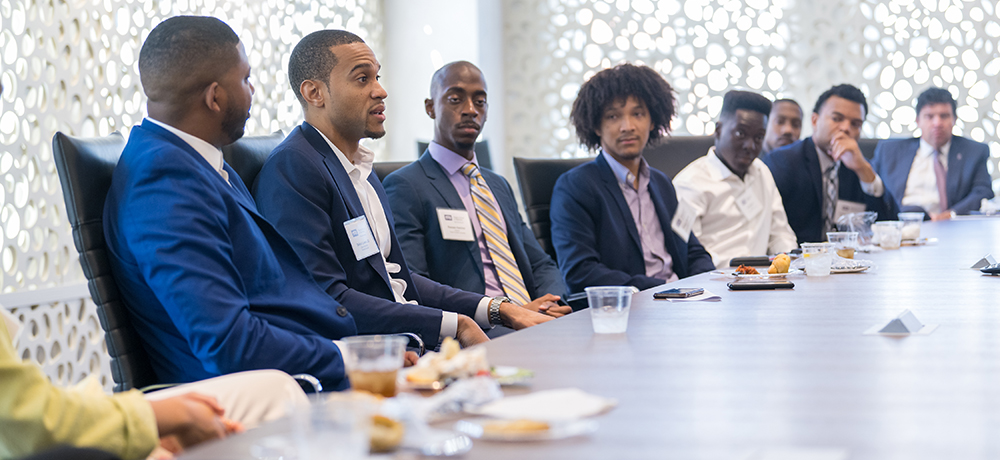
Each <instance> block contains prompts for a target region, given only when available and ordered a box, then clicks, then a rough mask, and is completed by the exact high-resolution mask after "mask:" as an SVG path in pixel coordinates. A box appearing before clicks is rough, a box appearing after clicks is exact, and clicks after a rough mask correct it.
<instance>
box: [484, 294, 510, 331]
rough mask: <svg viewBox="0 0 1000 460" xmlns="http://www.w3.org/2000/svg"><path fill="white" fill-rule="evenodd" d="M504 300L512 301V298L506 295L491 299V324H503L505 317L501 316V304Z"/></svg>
mask: <svg viewBox="0 0 1000 460" xmlns="http://www.w3.org/2000/svg"><path fill="white" fill-rule="evenodd" d="M504 302H510V299H508V298H506V297H504V296H497V297H494V298H492V299H490V306H489V309H488V312H489V320H490V324H491V325H493V326H500V325H502V324H503V319H502V318H500V304H502V303H504Z"/></svg>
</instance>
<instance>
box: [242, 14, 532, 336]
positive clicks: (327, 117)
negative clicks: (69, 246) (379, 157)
mask: <svg viewBox="0 0 1000 460" xmlns="http://www.w3.org/2000/svg"><path fill="white" fill-rule="evenodd" d="M288 67H289V68H288V72H289V80H290V82H291V83H292V87H293V90H294V91H295V93H296V95H297V97H298V98H299V101H300V103H301V104H302V107H303V112H304V113H305V118H306V122H305V123H303V124H302V125H301V126H299V127H297V128H295V129H294V130H292V132H291V134H289V136H288V138H286V139H285V141H284V142H282V143H281V145H279V146H278V147H277V148H275V150H274V152H272V154H271V156H270V157H269V158H268V160H267V162H266V163H265V164H264V167H263V168H262V169H261V171H260V174H258V176H257V181H256V185H255V186H254V193H255V195H256V198H257V203H258V206H259V207H260V210H261V213H262V214H264V216H266V217H267V218H268V219H269V220H270V221H271V222H273V223H274V225H275V227H276V228H277V229H278V231H279V232H281V234H282V235H284V236H285V237H286V238H288V239H289V241H290V242H291V243H292V246H293V247H294V248H295V250H296V252H298V254H299V255H300V256H301V257H302V259H303V260H304V261H305V263H306V265H307V266H308V267H309V269H310V271H311V272H312V274H313V276H314V277H315V278H316V280H317V281H318V282H319V283H320V285H321V286H322V287H323V288H324V289H326V291H327V292H328V293H329V294H330V295H332V296H333V297H334V298H335V299H337V300H338V301H340V302H341V303H342V304H344V305H345V306H346V307H347V308H348V310H350V311H351V313H352V314H353V315H354V318H355V321H357V323H358V329H359V330H360V331H361V332H362V333H388V332H415V333H417V334H419V335H420V336H421V337H422V338H423V340H424V342H425V344H426V345H428V346H429V347H431V348H434V347H436V346H437V344H438V343H439V341H440V339H442V338H443V337H456V338H457V339H458V340H459V342H460V343H461V344H462V345H466V346H467V345H474V344H477V343H481V342H484V341H486V340H487V337H486V335H485V334H484V333H483V330H482V328H481V326H482V327H486V328H488V327H489V326H490V324H489V322H488V309H489V305H490V303H491V301H492V299H489V298H486V297H484V296H483V295H481V294H473V293H471V292H464V291H460V290H458V289H454V288H451V287H448V286H444V285H441V284H438V283H436V282H434V281H431V280H429V279H427V278H425V277H423V276H420V275H419V274H411V273H410V270H409V268H408V265H407V260H406V259H405V258H404V257H403V252H402V251H401V246H400V244H399V242H398V241H397V239H396V236H395V233H394V232H393V231H392V228H393V221H392V213H391V212H390V211H389V208H388V206H387V205H388V201H387V198H386V196H385V192H384V190H383V189H382V185H381V183H379V181H378V178H377V177H376V175H375V174H374V173H373V172H372V160H373V159H374V154H373V153H372V151H371V150H369V149H367V148H365V147H363V146H361V145H360V142H361V140H362V139H364V138H379V137H382V135H384V134H385V128H384V127H383V126H382V124H383V122H384V119H385V116H384V110H385V104H384V102H383V99H384V98H385V97H386V96H387V94H386V92H385V90H384V89H383V88H382V86H381V85H380V84H379V82H378V79H377V76H378V71H379V67H380V65H379V62H378V60H377V59H376V57H375V54H374V53H373V52H372V51H371V49H370V48H369V47H368V45H366V44H365V43H364V41H362V40H361V38H360V37H358V36H357V35H354V34H352V33H350V32H346V31H342V30H321V31H317V32H314V33H312V34H309V35H308V36H306V37H305V38H303V39H302V41H301V42H299V44H298V45H296V47H295V49H294V50H293V51H292V55H291V57H290V59H289V65H288ZM362 82H363V83H362ZM355 233H356V234H355ZM359 243H364V244H365V245H366V246H367V247H368V248H369V249H368V250H367V251H359ZM443 310H444V311H443ZM504 310H506V308H504ZM517 310H520V309H517ZM515 313H520V311H515ZM525 313H528V312H526V311H525ZM474 318H475V319H479V320H480V324H477V322H476V321H474ZM516 320H517V318H516V317H514V318H511V321H514V322H516Z"/></svg>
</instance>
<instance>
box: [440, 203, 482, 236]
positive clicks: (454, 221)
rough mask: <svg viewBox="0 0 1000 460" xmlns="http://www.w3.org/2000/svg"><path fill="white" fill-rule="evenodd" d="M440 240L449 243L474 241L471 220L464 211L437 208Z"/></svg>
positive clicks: (474, 234)
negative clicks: (448, 241)
mask: <svg viewBox="0 0 1000 460" xmlns="http://www.w3.org/2000/svg"><path fill="white" fill-rule="evenodd" d="M437 215H438V226H439V227H441V238H443V239H446V240H450V241H476V233H475V232H474V231H472V220H471V218H470V217H469V212H468V211H466V210H464V209H446V208H437Z"/></svg>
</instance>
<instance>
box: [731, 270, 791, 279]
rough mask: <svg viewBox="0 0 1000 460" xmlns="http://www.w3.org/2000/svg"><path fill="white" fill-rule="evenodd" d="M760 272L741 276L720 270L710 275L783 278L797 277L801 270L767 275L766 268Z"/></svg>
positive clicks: (740, 276)
mask: <svg viewBox="0 0 1000 460" xmlns="http://www.w3.org/2000/svg"><path fill="white" fill-rule="evenodd" d="M761 270H763V272H761ZM761 270H757V271H758V272H761V273H758V274H756V275H743V274H739V273H736V272H734V271H722V270H716V271H714V272H712V274H713V275H721V276H733V277H736V278H784V277H786V276H788V275H798V274H801V273H802V270H799V269H797V268H790V269H788V273H767V269H766V268H763V269H761Z"/></svg>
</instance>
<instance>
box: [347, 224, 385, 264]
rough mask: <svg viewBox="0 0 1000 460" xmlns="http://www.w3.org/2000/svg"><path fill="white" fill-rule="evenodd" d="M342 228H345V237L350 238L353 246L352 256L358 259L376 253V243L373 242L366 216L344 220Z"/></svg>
mask: <svg viewBox="0 0 1000 460" xmlns="http://www.w3.org/2000/svg"><path fill="white" fill-rule="evenodd" d="M344 230H347V237H348V238H350V240H351V247H352V248H354V257H357V258H358V260H361V259H364V258H366V257H368V256H370V255H372V254H377V253H378V244H375V236H374V235H372V228H371V227H369V226H368V216H361V217H355V218H354V219H351V220H349V221H347V222H344Z"/></svg>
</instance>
